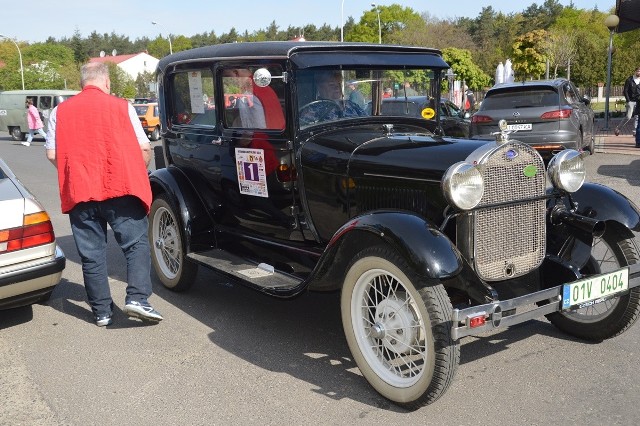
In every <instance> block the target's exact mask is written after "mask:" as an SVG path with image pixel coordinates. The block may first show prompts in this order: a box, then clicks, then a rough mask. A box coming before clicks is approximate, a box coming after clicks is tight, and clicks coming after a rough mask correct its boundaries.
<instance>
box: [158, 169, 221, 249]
mask: <svg viewBox="0 0 640 426" xmlns="http://www.w3.org/2000/svg"><path fill="white" fill-rule="evenodd" d="M149 181H150V183H151V191H152V192H153V198H156V197H157V196H158V195H160V194H163V193H164V194H166V195H167V196H168V197H169V199H170V200H171V202H172V204H173V206H174V207H175V208H176V209H177V211H176V212H175V213H176V214H177V215H178V216H179V217H180V222H181V227H182V232H183V235H184V238H185V245H186V248H187V251H196V250H203V249H207V248H211V247H212V245H213V244H212V239H213V235H214V232H213V225H214V223H213V220H212V218H211V216H210V215H209V213H208V211H207V209H206V207H205V205H204V203H203V201H202V198H201V197H200V196H199V195H198V191H197V190H196V188H194V186H193V185H192V183H191V181H190V180H189V178H188V177H187V176H186V175H185V174H184V173H183V172H182V171H181V170H180V169H178V168H177V167H171V166H169V167H167V168H162V169H158V170H156V171H154V172H153V173H152V174H151V175H149Z"/></svg>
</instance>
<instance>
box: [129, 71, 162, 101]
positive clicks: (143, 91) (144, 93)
mask: <svg viewBox="0 0 640 426" xmlns="http://www.w3.org/2000/svg"><path fill="white" fill-rule="evenodd" d="M152 83H155V74H154V73H151V72H146V71H145V72H143V73H140V74H138V77H137V78H136V86H135V88H136V93H135V94H134V95H135V96H131V97H133V98H135V97H139V98H148V97H151V96H152V95H156V93H155V91H152V90H151V88H150V86H151V85H152Z"/></svg>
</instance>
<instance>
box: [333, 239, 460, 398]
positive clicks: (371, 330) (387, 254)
mask: <svg viewBox="0 0 640 426" xmlns="http://www.w3.org/2000/svg"><path fill="white" fill-rule="evenodd" d="M418 282H419V281H418V280H417V278H416V277H415V276H414V274H413V273H412V272H411V271H410V269H409V268H408V267H407V266H406V263H405V262H404V261H403V260H402V258H400V257H399V256H397V255H395V254H394V253H393V252H392V251H390V250H388V249H386V248H383V247H377V248H372V249H368V250H365V251H364V252H362V253H361V254H360V255H359V256H357V257H356V259H354V261H353V262H352V263H351V265H350V267H349V271H348V273H347V276H346V277H345V281H344V286H343V289H342V296H341V311H342V324H343V327H344V331H345V336H346V338H347V342H348V344H349V348H350V350H351V353H352V354H353V357H354V360H355V362H356V364H357V365H358V367H359V368H360V371H361V372H362V374H363V375H364V377H365V378H366V379H367V381H369V383H370V384H371V385H372V386H373V387H374V388H375V389H376V390H377V391H378V392H379V393H380V394H382V395H383V396H384V397H386V398H388V399H390V400H392V401H394V402H396V403H398V404H401V405H404V406H406V407H407V408H411V409H415V408H419V407H421V406H423V405H426V404H429V403H431V402H433V401H435V400H436V399H438V398H439V397H440V396H441V395H442V394H443V393H444V392H445V391H446V389H447V388H448V387H449V385H450V384H451V382H452V381H453V377H454V375H455V370H456V368H457V365H458V362H459V358H460V349H459V345H458V343H457V342H455V341H453V339H452V338H451V312H452V307H451V303H450V301H449V298H448V296H447V293H446V291H445V290H444V287H443V286H442V285H440V284H438V285H435V286H431V287H424V288H420V289H417V287H416V284H417V283H418Z"/></svg>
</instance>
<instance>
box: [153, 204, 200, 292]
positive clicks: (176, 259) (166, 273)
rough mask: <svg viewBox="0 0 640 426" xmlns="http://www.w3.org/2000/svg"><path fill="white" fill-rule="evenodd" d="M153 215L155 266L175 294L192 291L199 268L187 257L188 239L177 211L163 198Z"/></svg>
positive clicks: (163, 280)
mask: <svg viewBox="0 0 640 426" xmlns="http://www.w3.org/2000/svg"><path fill="white" fill-rule="evenodd" d="M149 215H150V218H151V220H150V221H149V226H150V227H151V229H150V230H149V239H150V241H149V243H150V245H151V262H152V264H153V267H154V269H155V271H156V274H157V275H158V278H159V279H160V281H161V282H162V284H163V285H164V286H165V287H167V288H169V289H171V290H175V291H182V290H186V289H188V288H189V287H191V285H192V284H193V281H194V280H195V275H196V272H197V269H198V266H197V265H196V264H195V263H193V262H190V261H189V260H188V259H187V258H186V256H185V253H186V250H185V245H184V241H185V240H184V235H183V232H182V228H181V226H180V223H179V222H178V220H177V216H176V215H175V209H173V208H172V207H171V204H170V203H169V201H168V199H167V198H166V196H164V195H161V196H160V197H158V198H156V199H155V200H154V201H153V203H152V204H151V212H150V213H149Z"/></svg>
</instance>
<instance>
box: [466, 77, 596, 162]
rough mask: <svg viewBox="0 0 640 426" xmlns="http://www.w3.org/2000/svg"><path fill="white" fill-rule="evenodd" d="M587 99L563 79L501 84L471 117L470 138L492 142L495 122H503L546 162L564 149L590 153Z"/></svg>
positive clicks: (591, 121) (591, 128) (591, 129)
mask: <svg viewBox="0 0 640 426" xmlns="http://www.w3.org/2000/svg"><path fill="white" fill-rule="evenodd" d="M589 104H590V100H589V98H587V97H582V96H580V95H579V92H578V90H577V89H576V87H575V86H574V85H573V83H571V82H570V81H569V80H567V79H565V78H557V79H554V80H535V81H524V82H519V83H503V84H499V85H496V86H494V87H492V88H491V89H489V91H488V92H487V94H486V96H485V98H484V100H483V101H482V103H481V105H480V108H479V110H478V112H476V113H475V114H474V115H473V116H472V117H471V127H470V137H471V138H472V139H493V138H494V137H495V136H493V135H492V133H494V132H498V131H499V129H498V121H500V120H502V119H504V120H506V121H507V124H508V129H509V130H512V131H515V132H517V133H516V134H514V135H512V136H511V138H512V139H517V140H519V141H521V142H525V143H527V144H529V145H531V146H532V147H534V148H535V149H536V150H538V152H539V153H540V154H541V155H542V157H543V158H546V159H549V158H550V157H551V156H553V154H556V153H558V152H560V151H562V150H564V149H575V150H578V151H581V150H588V151H589V152H590V153H591V154H593V152H594V141H595V134H594V131H595V129H594V118H593V110H592V109H591V106H590V105H589Z"/></svg>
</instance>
